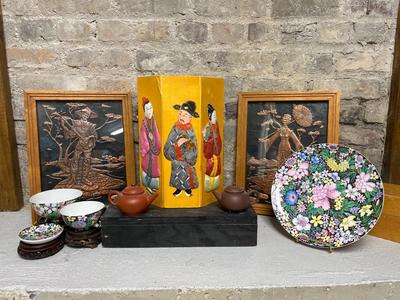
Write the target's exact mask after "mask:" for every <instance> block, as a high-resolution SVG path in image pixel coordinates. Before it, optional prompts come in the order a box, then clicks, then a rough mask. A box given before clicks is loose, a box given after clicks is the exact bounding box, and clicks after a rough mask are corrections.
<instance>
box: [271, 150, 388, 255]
mask: <svg viewBox="0 0 400 300" xmlns="http://www.w3.org/2000/svg"><path fill="white" fill-rule="evenodd" d="M271 199H272V207H273V209H274V212H275V215H276V217H277V218H278V220H279V222H280V223H281V225H282V226H283V228H284V229H285V230H286V231H287V232H288V233H289V234H290V235H291V236H292V237H294V238H295V239H297V240H298V241H301V242H303V243H305V244H308V245H310V246H314V247H320V248H338V247H343V246H346V245H349V244H351V243H354V242H356V241H358V240H359V239H360V238H361V237H363V236H365V235H366V234H367V233H368V232H369V231H370V230H371V229H372V228H373V227H374V225H375V223H376V222H377V220H378V218H379V216H380V214H381V212H382V208H383V183H382V180H381V178H380V176H379V173H378V171H377V170H376V168H375V166H374V165H372V164H371V163H370V162H369V161H368V160H367V159H366V158H365V157H364V156H363V155H361V154H360V153H359V152H357V151H356V150H354V149H351V148H349V147H346V146H343V145H336V144H319V145H313V146H309V147H307V148H305V149H304V150H302V151H300V152H296V153H294V154H293V155H292V156H290V157H289V158H288V159H287V160H286V162H285V164H284V165H282V166H281V167H280V168H279V169H278V171H277V173H276V175H275V181H274V184H273V186H272V192H271Z"/></svg>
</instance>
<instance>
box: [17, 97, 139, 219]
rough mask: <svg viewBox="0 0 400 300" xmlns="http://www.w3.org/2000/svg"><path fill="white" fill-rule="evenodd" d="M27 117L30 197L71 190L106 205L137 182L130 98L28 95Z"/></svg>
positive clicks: (84, 197) (26, 99) (26, 100)
mask: <svg viewBox="0 0 400 300" xmlns="http://www.w3.org/2000/svg"><path fill="white" fill-rule="evenodd" d="M25 115H26V131H27V146H28V174H29V188H30V194H31V195H33V194H36V193H38V192H40V191H45V190H50V189H57V188H75V189H79V190H82V192H83V195H82V198H83V199H98V200H103V201H105V199H106V195H107V194H108V193H109V191H110V190H115V189H121V188H123V187H124V186H126V185H127V184H133V183H134V182H135V166H134V150H133V128H132V110H131V96H130V93H124V92H67V91H26V92H25ZM35 217H36V216H35V215H33V219H34V221H35Z"/></svg>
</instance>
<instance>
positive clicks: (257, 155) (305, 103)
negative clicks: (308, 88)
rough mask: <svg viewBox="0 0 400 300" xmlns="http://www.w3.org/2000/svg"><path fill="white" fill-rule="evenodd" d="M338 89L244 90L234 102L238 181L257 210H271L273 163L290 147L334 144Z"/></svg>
mask: <svg viewBox="0 0 400 300" xmlns="http://www.w3.org/2000/svg"><path fill="white" fill-rule="evenodd" d="M339 103H340V94H339V92H337V91H313V92H242V93H240V94H239V101H238V124H237V150H236V184H237V185H239V186H243V187H245V189H246V190H247V191H248V192H249V193H250V195H251V197H252V202H253V207H254V209H255V210H256V212H257V213H258V214H263V215H273V210H272V206H271V202H270V191H271V186H272V182H273V180H274V176H275V172H276V170H277V168H278V167H279V166H280V165H281V164H282V163H284V161H285V160H286V158H287V157H288V156H290V155H291V154H292V153H293V152H294V151H296V150H300V149H302V148H303V147H306V146H308V145H311V144H316V143H338V141H339V110H340V107H339Z"/></svg>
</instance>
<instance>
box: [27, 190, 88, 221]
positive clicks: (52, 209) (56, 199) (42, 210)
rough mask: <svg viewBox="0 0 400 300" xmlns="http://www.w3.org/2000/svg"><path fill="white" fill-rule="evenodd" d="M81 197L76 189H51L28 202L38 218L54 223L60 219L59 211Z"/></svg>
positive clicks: (36, 195)
mask: <svg viewBox="0 0 400 300" xmlns="http://www.w3.org/2000/svg"><path fill="white" fill-rule="evenodd" d="M81 196H82V191H80V190H77V189H53V190H48V191H44V192H40V193H37V194H35V195H33V196H32V197H31V198H30V199H29V202H30V203H31V204H32V207H33V209H34V210H35V212H36V213H37V214H38V215H39V216H40V217H43V218H46V219H47V220H49V221H56V220H58V219H59V218H60V209H61V208H62V207H63V206H65V205H68V204H71V203H73V202H75V201H77V200H78V199H79V197H81Z"/></svg>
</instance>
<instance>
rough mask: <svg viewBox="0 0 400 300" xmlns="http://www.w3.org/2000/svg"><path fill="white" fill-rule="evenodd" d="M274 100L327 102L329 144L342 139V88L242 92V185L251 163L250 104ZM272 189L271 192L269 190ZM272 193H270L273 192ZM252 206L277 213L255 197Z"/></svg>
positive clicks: (238, 150) (238, 159) (239, 170)
mask: <svg viewBox="0 0 400 300" xmlns="http://www.w3.org/2000/svg"><path fill="white" fill-rule="evenodd" d="M256 102H271V103H276V104H279V103H283V102H285V103H288V102H296V103H299V102H301V103H302V104H303V103H304V104H306V103H307V102H311V103H315V102H327V109H328V111H327V117H328V120H327V123H328V124H327V128H326V137H327V140H326V142H327V143H338V142H339V112H340V93H339V92H338V91H307V92H274V91H271V92H269V91H265V92H242V93H240V94H239V100H238V123H237V148H236V184H237V185H238V186H241V187H245V185H246V172H247V171H246V169H247V167H246V165H247V143H248V141H247V132H248V128H247V123H248V107H249V104H250V103H256ZM268 192H269V191H268ZM269 194H270V192H269ZM252 206H253V208H254V209H255V211H256V213H257V214H259V215H270V216H273V215H274V213H273V209H272V206H271V204H268V203H260V202H259V201H257V200H256V199H255V197H252Z"/></svg>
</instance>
